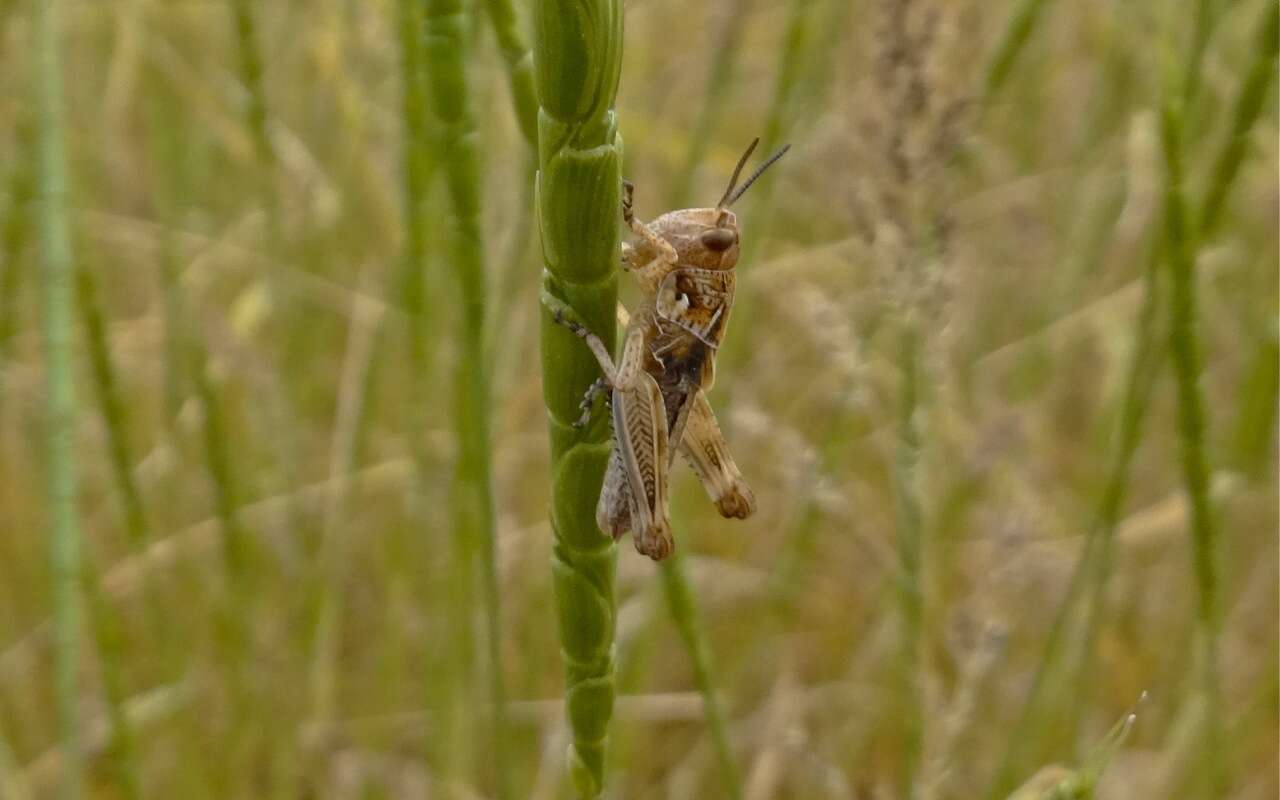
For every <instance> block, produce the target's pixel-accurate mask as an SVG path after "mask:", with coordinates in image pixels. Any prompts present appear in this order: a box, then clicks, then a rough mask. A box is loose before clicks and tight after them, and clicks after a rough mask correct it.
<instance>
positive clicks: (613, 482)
mask: <svg viewBox="0 0 1280 800" xmlns="http://www.w3.org/2000/svg"><path fill="white" fill-rule="evenodd" d="M759 141H760V140H759V139H756V140H755V141H753V142H752V143H751V146H750V147H748V148H747V151H746V152H745V153H743V155H742V158H741V159H739V161H738V165H737V167H736V168H735V169H734V171H733V176H732V177H731V178H730V180H729V186H728V188H727V189H725V192H724V195H723V196H722V197H721V198H720V202H719V203H717V204H716V206H715V207H714V208H686V209H682V210H680V211H671V212H668V213H666V214H663V215H662V216H660V217H658V218H657V219H655V220H653V221H652V222H650V223H645V222H642V221H640V220H639V219H637V218H636V216H635V214H634V213H633V211H632V200H633V194H634V187H633V186H632V184H631V183H630V182H627V181H624V182H623V201H622V218H623V221H624V222H625V223H626V224H627V226H628V227H629V228H630V229H631V231H632V232H633V233H634V234H635V236H636V240H635V241H634V242H627V243H624V244H623V246H622V268H623V269H624V270H626V271H628V272H631V273H632V274H634V275H635V277H636V279H637V281H638V282H639V284H640V288H641V291H642V292H643V297H642V299H641V301H640V302H639V304H638V305H637V306H636V308H635V310H634V312H633V313H632V314H631V315H630V321H629V322H628V323H626V325H627V327H626V334H625V337H624V340H623V346H622V355H621V357H620V358H619V359H618V362H617V363H616V364H615V363H614V360H613V358H612V357H611V355H610V353H609V351H608V349H607V348H606V347H605V345H604V342H603V341H602V340H601V339H600V337H598V336H597V335H596V334H594V333H593V332H591V331H590V330H588V329H587V328H586V327H585V326H584V325H582V324H581V323H580V322H578V321H577V320H576V319H572V318H571V317H570V315H569V314H568V313H566V310H567V309H566V308H564V307H563V306H562V304H561V305H557V306H555V307H553V308H552V311H553V313H554V315H555V319H556V321H557V322H558V323H560V324H562V325H564V326H566V327H568V328H569V329H570V330H572V331H573V332H574V333H576V334H577V335H578V336H580V337H581V338H582V339H583V340H584V341H585V342H586V344H587V346H588V347H589V348H590V349H591V352H592V353H593V354H594V355H595V357H596V360H597V361H599V363H600V369H601V371H602V372H603V377H601V378H600V379H598V380H597V381H596V382H595V383H593V384H592V385H591V387H590V388H589V389H588V390H587V393H586V395H585V396H584V397H583V400H582V409H583V416H582V418H581V419H580V420H578V422H577V425H579V426H581V425H584V424H586V422H587V421H588V420H589V419H590V415H591V409H592V406H593V403H594V399H595V397H596V395H598V394H600V393H603V392H605V391H606V390H608V391H609V392H610V405H611V406H612V421H613V443H612V452H611V454H610V457H609V466H608V469H607V470H606V472H605V478H604V485H603V487H602V489H601V491H600V500H599V503H598V504H597V506H596V523H597V524H598V525H599V526H600V529H601V530H602V531H604V532H605V533H608V534H611V535H612V536H613V538H614V539H618V538H621V537H622V535H623V534H625V533H626V532H627V531H628V530H630V531H633V532H634V534H635V536H634V539H635V546H636V550H638V551H640V552H641V553H643V554H644V555H647V556H649V557H650V558H652V559H653V560H655V561H660V560H662V559H664V558H666V557H667V556H668V555H670V554H671V550H672V548H673V547H674V546H675V542H674V540H673V539H672V536H671V522H670V519H669V518H668V510H667V475H668V472H669V470H670V468H671V462H672V460H673V458H674V452H673V448H672V446H671V443H672V442H675V443H676V447H675V448H674V449H678V450H679V451H680V453H682V454H683V455H684V457H685V459H686V460H687V461H688V462H689V464H690V465H691V466H692V467H693V471H694V472H695V473H697V476H698V478H699V480H700V481H701V482H702V485H703V487H704V488H705V489H706V491H707V494H708V495H709V496H710V497H711V500H712V501H713V502H714V503H715V504H716V507H717V508H718V509H719V511H720V514H721V516H723V517H726V518H731V517H734V518H737V519H746V518H747V517H749V516H751V514H752V513H754V512H755V510H756V499H755V495H754V494H753V493H752V492H751V489H750V487H748V486H747V483H746V481H744V480H743V478H742V473H741V472H740V471H739V470H738V466H737V464H735V463H734V461H733V457H732V456H731V455H730V454H729V449H728V447H727V446H726V444H725V441H724V436H723V434H721V432H720V426H719V425H718V424H717V423H716V417H715V413H714V412H713V411H712V410H711V405H710V403H708V402H707V395H706V393H707V392H708V391H709V390H710V389H711V386H712V384H713V383H714V381H715V357H716V351H717V350H718V349H719V347H720V343H721V342H722V341H723V340H724V334H725V328H726V326H727V325H728V322H729V312H730V310H731V309H732V308H733V296H734V289H735V287H736V284H737V276H736V274H735V273H734V268H735V267H736V266H737V264H738V255H739V247H738V242H739V234H738V218H737V217H736V216H735V215H734V213H733V212H732V211H730V210H729V207H730V206H731V205H732V204H733V203H734V201H736V200H737V199H738V198H739V197H741V196H742V194H743V192H745V191H746V190H747V188H748V187H750V186H751V184H752V183H754V182H755V181H756V179H757V178H759V177H760V175H761V174H763V173H764V171H765V170H766V169H768V168H769V166H770V165H772V164H773V163H774V162H775V161H777V160H778V159H779V158H781V157H782V155H783V154H784V153H785V152H786V151H787V147H783V148H782V149H780V150H779V151H778V152H777V153H775V154H774V155H773V156H771V157H770V158H769V159H768V160H767V161H765V162H764V164H762V165H761V166H760V168H759V169H757V170H756V171H755V172H754V173H753V174H752V175H751V177H750V178H748V179H747V180H746V182H744V183H743V184H742V185H741V186H739V185H738V177H739V176H740V174H741V172H742V168H743V166H745V165H746V163H747V159H748V158H750V156H751V153H752V152H753V151H754V150H755V147H756V145H757V144H758V143H759Z"/></svg>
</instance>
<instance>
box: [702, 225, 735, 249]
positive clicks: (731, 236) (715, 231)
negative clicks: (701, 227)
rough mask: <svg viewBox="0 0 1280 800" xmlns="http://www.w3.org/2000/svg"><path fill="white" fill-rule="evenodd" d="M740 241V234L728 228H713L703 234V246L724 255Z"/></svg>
mask: <svg viewBox="0 0 1280 800" xmlns="http://www.w3.org/2000/svg"><path fill="white" fill-rule="evenodd" d="M737 241H738V234H737V233H736V232H734V231H731V230H729V229H728V228H712V229H711V230H709V231H707V232H706V233H704V234H702V244H703V246H704V247H706V248H707V249H708V250H713V251H715V252H717V253H722V252H724V251H725V250H728V249H729V248H730V247H732V246H733V245H734V243H735V242H737Z"/></svg>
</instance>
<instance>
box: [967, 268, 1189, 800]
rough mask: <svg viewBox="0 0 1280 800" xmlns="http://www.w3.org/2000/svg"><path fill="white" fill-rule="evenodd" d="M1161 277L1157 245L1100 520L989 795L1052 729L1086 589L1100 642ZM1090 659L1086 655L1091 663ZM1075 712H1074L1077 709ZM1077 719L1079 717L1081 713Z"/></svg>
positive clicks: (1144, 398)
mask: <svg viewBox="0 0 1280 800" xmlns="http://www.w3.org/2000/svg"><path fill="white" fill-rule="evenodd" d="M1162 285H1163V284H1162V282H1161V280H1160V258H1159V251H1158V249H1155V248H1154V247H1153V250H1152V252H1151V254H1150V257H1149V258H1148V262H1147V269H1146V273H1145V276H1144V280H1143V298H1142V308H1141V309H1140V310H1139V312H1138V316H1137V318H1136V321H1135V327H1134V334H1133V352H1132V353H1131V354H1130V356H1129V365H1128V368H1127V369H1126V371H1125V379H1124V388H1123V390H1122V393H1121V397H1120V402H1119V409H1120V410H1119V419H1118V422H1117V426H1116V432H1115V434H1114V435H1113V437H1112V440H1111V441H1112V447H1111V455H1110V457H1109V459H1108V467H1107V473H1106V479H1105V482H1104V484H1103V489H1102V494H1101V495H1100V497H1099V500H1098V507H1097V510H1096V511H1095V515H1094V523H1093V525H1092V526H1091V527H1090V529H1089V533H1088V535H1087V536H1086V538H1085V543H1084V548H1083V550H1082V552H1081V554H1080V558H1079V560H1078V561H1077V562H1076V565H1075V567H1074V569H1073V571H1072V574H1071V578H1070V580H1069V581H1068V584H1067V590H1066V593H1065V595H1064V597H1063V599H1062V602H1061V603H1060V604H1059V606H1058V609H1057V612H1056V614H1055V616H1054V620H1053V623H1052V624H1051V625H1050V627H1049V634H1048V636H1047V637H1046V639H1045V645H1044V649H1043V650H1042V652H1041V656H1040V661H1039V663H1038V664H1037V667H1036V672H1035V674H1034V676H1033V677H1032V680H1031V687H1030V689H1029V690H1028V692H1027V697H1026V699H1025V700H1024V701H1023V705H1022V710H1021V712H1020V713H1019V715H1018V718H1017V721H1016V722H1015V723H1014V726H1013V728H1012V730H1011V733H1010V736H1009V746H1008V747H1007V748H1006V750H1005V753H1004V756H1003V758H1002V760H1001V762H1000V766H999V767H998V768H997V770H996V777H995V780H994V781H993V782H992V784H991V788H990V789H989V791H988V793H987V795H986V797H987V798H988V800H994V798H1000V797H1004V796H1005V795H1006V794H1008V792H1009V791H1010V790H1011V789H1012V788H1013V783H1014V781H1015V780H1016V770H1018V769H1019V768H1021V766H1022V765H1023V764H1025V763H1026V761H1027V756H1028V754H1035V755H1038V754H1039V751H1038V750H1037V748H1038V747H1039V742H1041V741H1042V737H1043V735H1044V733H1046V731H1044V730H1043V727H1044V726H1039V725H1036V715H1037V712H1038V711H1039V709H1040V701H1041V698H1042V696H1043V694H1044V693H1045V692H1046V691H1048V689H1049V687H1050V685H1051V684H1053V683H1054V682H1055V680H1057V679H1058V678H1059V677H1060V676H1061V673H1060V672H1059V670H1061V669H1062V668H1063V667H1062V665H1061V663H1060V659H1061V658H1062V657H1063V645H1064V641H1065V640H1066V639H1067V635H1068V631H1069V629H1070V627H1071V625H1072V623H1073V622H1075V621H1076V619H1077V614H1076V603H1077V602H1078V600H1079V598H1080V596H1081V594H1082V593H1083V592H1086V591H1087V592H1088V598H1089V599H1088V600H1087V606H1086V611H1085V613H1084V615H1083V617H1084V640H1083V641H1084V645H1083V649H1082V659H1084V658H1088V654H1089V653H1090V652H1091V649H1092V642H1093V636H1094V635H1095V633H1096V626H1097V624H1098V621H1099V620H1100V619H1101V617H1102V598H1101V596H1100V595H1101V591H1102V588H1103V587H1104V586H1105V584H1106V577H1107V575H1108V565H1109V563H1110V551H1111V545H1112V541H1113V539H1114V535H1115V530H1116V526H1117V525H1118V524H1119V522H1120V515H1121V513H1122V512H1123V510H1124V500H1125V496H1126V495H1127V493H1128V486H1129V484H1128V476H1129V466H1130V464H1131V463H1132V462H1133V455H1134V453H1135V452H1136V451H1137V448H1138V444H1139V443H1140V442H1141V440H1142V429H1143V424H1144V422H1145V420H1146V415H1147V411H1148V409H1149V408H1150V402H1151V394H1152V391H1153V389H1154V388H1155V383H1156V378H1157V376H1158V374H1159V369H1160V364H1161V362H1162V361H1163V356H1164V348H1163V347H1162V346H1161V343H1160V341H1159V336H1158V332H1159V331H1160V330H1161V329H1162V327H1163V326H1162V325H1161V324H1160V320H1161V316H1160V310H1161V307H1162V299H1163V296H1164V294H1163V291H1162V289H1161V287H1162ZM1083 663H1084V661H1083V660H1082V661H1081V665H1083ZM1069 713H1073V712H1069ZM1073 719H1074V718H1073ZM1064 728H1065V736H1066V737H1068V739H1071V738H1074V737H1073V736H1072V735H1071V732H1073V731H1074V729H1075V728H1074V722H1070V723H1068V724H1067V725H1065V726H1064Z"/></svg>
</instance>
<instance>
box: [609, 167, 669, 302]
mask: <svg viewBox="0 0 1280 800" xmlns="http://www.w3.org/2000/svg"><path fill="white" fill-rule="evenodd" d="M634 192H635V186H634V185H632V183H631V181H623V182H622V220H623V222H625V223H627V227H628V228H630V229H631V232H632V233H634V234H635V235H636V236H639V237H640V238H641V239H642V240H643V242H644V244H645V245H647V246H646V247H631V246H628V247H624V248H623V251H622V252H623V258H622V266H623V269H626V270H629V271H631V272H634V273H636V278H637V279H639V281H640V282H641V284H643V285H648V284H652V285H654V286H656V285H657V283H658V281H659V280H661V278H662V277H663V276H664V275H666V274H667V272H668V271H669V270H670V269H671V268H672V267H674V266H675V265H676V262H677V261H679V256H678V255H677V253H676V249H675V248H674V247H672V246H671V243H670V242H668V241H667V240H666V239H663V238H662V237H661V236H659V235H658V233H657V232H656V231H655V230H653V228H651V227H649V226H648V225H646V224H645V223H643V222H641V221H640V220H638V219H636V215H635V213H634V212H633V211H632V195H633V194H634ZM640 259H646V260H645V261H644V262H643V263H636V262H637V261H639V260H640Z"/></svg>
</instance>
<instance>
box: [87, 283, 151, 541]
mask: <svg viewBox="0 0 1280 800" xmlns="http://www.w3.org/2000/svg"><path fill="white" fill-rule="evenodd" d="M76 300H77V305H78V306H79V309H80V318H81V321H82V322H83V324H84V330H85V338H86V340H87V343H88V349H89V362H90V364H91V366H92V367H93V370H92V371H93V379H94V385H95V387H96V389H97V396H98V404H99V405H100V406H101V407H102V418H103V421H104V422H105V423H106V428H107V449H108V452H109V453H110V456H111V472H112V475H113V477H114V479H115V484H116V492H117V494H118V495H119V496H120V504H121V507H122V509H123V511H124V520H125V530H126V531H127V532H128V535H129V546H130V547H131V548H132V549H133V550H134V551H135V552H137V551H140V550H141V548H143V547H145V546H146V544H147V540H148V539H149V538H150V537H149V535H148V533H147V516H146V511H145V510H144V509H143V504H142V493H141V492H140V491H139V490H138V482H137V480H136V479H135V478H134V474H133V457H132V456H131V455H130V453H129V441H128V421H127V419H126V416H125V410H124V404H123V403H122V402H121V400H120V388H119V386H118V385H117V383H116V369H115V365H114V364H113V363H112V361H111V351H110V346H109V345H108V343H107V331H106V322H105V320H104V319H103V317H102V309H101V307H100V305H99V302H98V290H97V282H96V280H95V279H94V276H93V272H92V271H91V270H90V269H89V266H88V265H87V264H81V265H80V266H79V269H77V270H76Z"/></svg>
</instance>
